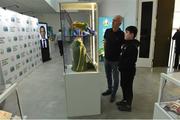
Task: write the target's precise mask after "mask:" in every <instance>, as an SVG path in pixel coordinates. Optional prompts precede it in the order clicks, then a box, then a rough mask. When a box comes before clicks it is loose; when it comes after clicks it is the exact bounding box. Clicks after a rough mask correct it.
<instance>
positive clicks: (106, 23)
mask: <svg viewBox="0 0 180 120" xmlns="http://www.w3.org/2000/svg"><path fill="white" fill-rule="evenodd" d="M123 19H124V18H123ZM112 21H113V17H111V16H104V17H99V35H98V53H99V61H103V60H104V33H105V31H106V29H108V28H112ZM120 28H121V30H123V31H124V21H123V22H122V23H121V26H120Z"/></svg>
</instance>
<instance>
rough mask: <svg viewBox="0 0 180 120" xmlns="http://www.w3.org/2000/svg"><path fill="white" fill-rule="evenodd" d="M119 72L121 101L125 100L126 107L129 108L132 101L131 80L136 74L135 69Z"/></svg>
mask: <svg viewBox="0 0 180 120" xmlns="http://www.w3.org/2000/svg"><path fill="white" fill-rule="evenodd" d="M120 72H121V88H122V92H123V99H124V100H127V103H128V105H130V106H131V104H132V99H133V80H134V76H135V73H136V68H132V69H130V70H121V71H120Z"/></svg>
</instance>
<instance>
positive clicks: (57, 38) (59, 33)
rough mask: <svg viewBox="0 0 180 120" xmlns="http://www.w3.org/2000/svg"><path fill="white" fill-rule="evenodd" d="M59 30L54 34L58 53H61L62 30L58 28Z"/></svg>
mask: <svg viewBox="0 0 180 120" xmlns="http://www.w3.org/2000/svg"><path fill="white" fill-rule="evenodd" d="M58 31H59V32H58V33H57V34H56V41H57V42H58V46H59V52H60V55H61V56H62V55H63V41H62V30H61V29H59V30H58Z"/></svg>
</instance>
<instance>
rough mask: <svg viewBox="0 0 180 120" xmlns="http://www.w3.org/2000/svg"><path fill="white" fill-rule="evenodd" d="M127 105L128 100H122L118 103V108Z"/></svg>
mask: <svg viewBox="0 0 180 120" xmlns="http://www.w3.org/2000/svg"><path fill="white" fill-rule="evenodd" d="M125 104H127V100H125V99H122V100H121V101H119V102H116V105H117V106H120V105H125Z"/></svg>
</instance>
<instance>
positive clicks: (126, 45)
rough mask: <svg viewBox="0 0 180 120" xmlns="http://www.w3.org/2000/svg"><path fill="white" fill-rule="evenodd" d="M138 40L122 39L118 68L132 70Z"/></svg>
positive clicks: (134, 64)
mask: <svg viewBox="0 0 180 120" xmlns="http://www.w3.org/2000/svg"><path fill="white" fill-rule="evenodd" d="M138 46H139V41H138V40H136V39H134V40H124V42H123V44H122V46H121V53H120V57H119V70H120V71H124V70H133V69H135V67H136V61H137V55H138Z"/></svg>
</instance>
